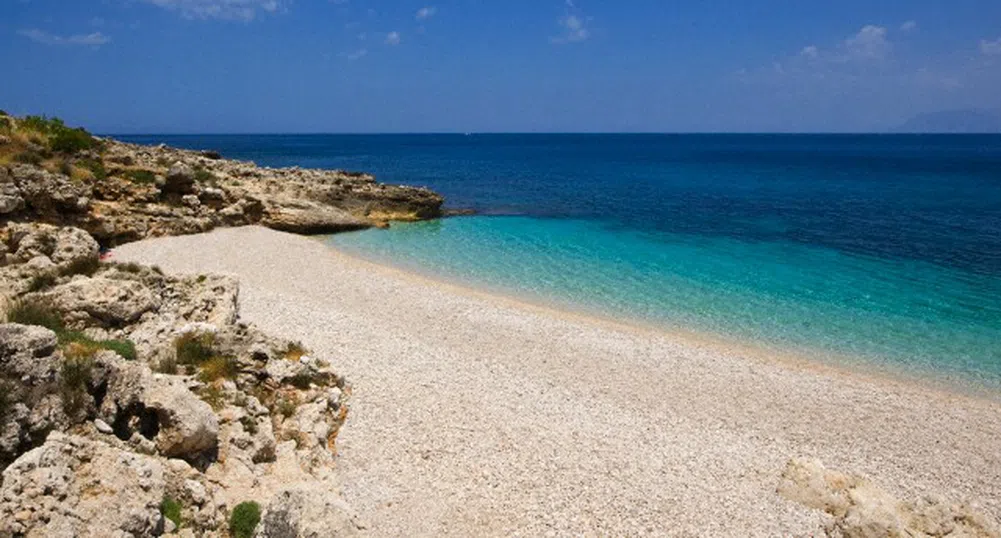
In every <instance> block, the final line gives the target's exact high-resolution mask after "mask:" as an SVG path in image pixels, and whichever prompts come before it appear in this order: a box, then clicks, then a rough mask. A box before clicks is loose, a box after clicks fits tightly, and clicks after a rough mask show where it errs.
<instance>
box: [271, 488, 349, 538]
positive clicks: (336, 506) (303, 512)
mask: <svg viewBox="0 0 1001 538" xmlns="http://www.w3.org/2000/svg"><path fill="white" fill-rule="evenodd" d="M360 528H361V525H360V524H359V522H358V520H357V517H356V516H355V514H354V513H353V512H352V510H351V508H350V507H349V506H348V505H347V503H345V502H344V500H343V499H341V498H340V497H339V496H337V495H336V494H335V493H332V492H330V491H328V490H324V489H322V488H312V487H309V486H305V485H304V486H297V487H294V488H290V489H286V490H283V491H280V492H279V493H277V494H276V495H275V496H274V498H272V499H271V501H270V502H269V503H268V505H267V506H266V507H265V509H264V513H263V514H262V516H261V523H260V525H259V526H258V528H257V533H256V536H257V538H292V537H298V538H323V537H334V536H355V535H357V534H358V530H359V529H360Z"/></svg>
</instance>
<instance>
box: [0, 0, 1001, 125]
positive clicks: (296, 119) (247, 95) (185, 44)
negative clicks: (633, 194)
mask: <svg viewBox="0 0 1001 538" xmlns="http://www.w3.org/2000/svg"><path fill="white" fill-rule="evenodd" d="M0 36H2V37H0V66H2V67H0V79H2V80H0V108H3V109H5V110H7V111H9V112H11V113H16V114H23V113H48V114H53V115H58V116H61V117H63V118H65V119H66V120H67V121H69V122H72V123H78V124H83V125H86V126H87V127H89V128H90V129H91V130H94V131H97V132H112V133H134V132H171V133H185V132H428V131H436V132H438V131H447V132H463V131H472V132H485V131H515V132H530V131H550V132H551V131H557V132H567V131H606V132H607V131H670V132H677V131H870V130H877V131H878V130H884V129H886V128H890V127H893V126H895V125H897V124H900V123H902V122H903V121H904V120H905V119H907V118H908V117H910V116H912V115H915V114H919V113H923V112H931V111H938V110H949V109H966V108H981V109H991V110H998V109H1001V2H999V1H998V0H951V1H944V0H907V1H904V0H879V1H874V0H843V1H840V2H829V1H825V2H818V1H807V0H799V1H796V0H783V1H780V0H758V1H754V2H750V1H748V2H736V1H728V2H722V1H713V0H704V1H695V0H675V1H668V0H620V1H615V2H612V1H608V0H605V1H599V0H572V1H571V0H506V1H503V2H502V1H489V0H414V1H405V0H73V1H72V2H70V1H67V0H0Z"/></svg>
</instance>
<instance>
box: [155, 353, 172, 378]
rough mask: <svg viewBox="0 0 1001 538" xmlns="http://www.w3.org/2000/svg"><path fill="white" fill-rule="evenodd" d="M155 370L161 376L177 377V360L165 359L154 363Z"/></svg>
mask: <svg viewBox="0 0 1001 538" xmlns="http://www.w3.org/2000/svg"><path fill="white" fill-rule="evenodd" d="M155 370H156V371H157V372H160V373H161V374H170V375H177V359H175V358H174V357H165V358H162V359H160V361H159V362H157V363H156V368H155Z"/></svg>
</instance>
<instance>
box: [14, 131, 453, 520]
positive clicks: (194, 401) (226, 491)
mask: <svg viewBox="0 0 1001 538" xmlns="http://www.w3.org/2000/svg"><path fill="white" fill-rule="evenodd" d="M441 204H442V198H441V197H440V196H439V195H437V194H436V193H434V192H431V191H429V190H427V189H420V188H412V187H401V186H392V185H384V184H380V183H377V182H375V180H374V179H373V178H372V177H371V176H368V175H365V174H357V173H348V172H340V171H320V170H301V169H296V168H292V169H268V168H260V167H257V166H255V165H254V164H252V163H245V162H235V161H230V160H224V159H221V158H220V156H219V155H218V154H215V153H212V152H194V151H182V150H177V149H172V148H168V147H165V146H158V147H143V146H137V145H130V144H124V143H120V142H117V141H114V140H110V139H97V138H93V137H91V136H90V135H89V134H87V133H86V132H85V131H83V130H80V129H70V128H68V127H66V126H64V125H62V123H61V122H58V121H54V120H49V119H46V118H31V117H29V118H22V119H18V118H13V117H9V116H0V218H2V219H3V220H4V225H3V227H2V228H0V303H2V310H3V311H4V313H5V320H6V323H4V324H0V470H2V471H3V478H2V483H0V536H102V537H103V536H152V535H159V534H170V533H178V534H180V535H182V536H184V535H188V536H191V535H209V536H222V535H227V533H231V534H232V535H234V536H249V535H250V533H251V532H254V531H255V527H256V535H257V536H321V535H323V536H326V535H331V534H336V535H342V534H350V533H352V532H354V531H355V530H356V529H357V527H358V523H357V521H355V519H354V517H353V515H352V512H351V510H350V508H349V507H347V506H346V505H345V503H344V502H343V501H342V499H341V498H340V496H339V494H338V489H339V488H338V485H337V482H336V480H335V476H334V465H333V459H334V456H335V454H336V441H337V434H338V431H339V429H340V428H341V426H342V424H343V423H344V421H345V418H346V416H347V413H348V405H347V401H348V397H349V395H350V393H351V389H350V384H348V383H347V382H346V381H345V379H344V377H343V376H342V375H341V373H340V372H338V371H337V364H336V357H320V356H314V355H313V354H312V353H311V352H310V351H309V350H308V349H305V348H304V347H303V346H302V345H301V344H299V343H298V342H293V341H289V340H286V339H282V338H280V337H276V336H272V335H267V334H263V333H262V332H261V331H259V330H257V329H255V328H254V327H253V326H249V325H247V324H245V323H243V322H241V320H240V316H239V311H238V302H237V298H238V293H239V283H238V282H237V281H236V280H235V279H233V278H231V277H227V276H219V275H196V276H183V277H182V276H170V275H165V274H163V272H162V271H161V270H159V269H158V268H157V267H146V266H141V265H138V264H121V263H114V262H111V261H102V260H101V254H100V253H101V249H102V247H110V246H114V245H118V244H121V243H124V242H128V241H134V240H137V239H142V238H146V237H152V236H160V235H177V234H187V233H195V232H203V231H206V230H210V229H212V228H215V227H219V226H239V225H245V224H260V225H263V226H268V227H272V228H275V229H278V230H286V231H291V232H298V233H329V232H335V231H341V230H352V229H359V228H365V227H369V226H385V225H388V224H387V223H388V222H389V221H391V220H397V219H402V220H414V219H425V218H434V217H437V216H438V215H439V214H440V211H441ZM241 503H243V504H242V505H241ZM258 520H259V524H258ZM248 529H249V530H248Z"/></svg>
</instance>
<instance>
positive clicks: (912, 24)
mask: <svg viewBox="0 0 1001 538" xmlns="http://www.w3.org/2000/svg"><path fill="white" fill-rule="evenodd" d="M917 29H918V21H907V22H905V23H904V24H901V25H900V31H901V32H913V31H914V30H917Z"/></svg>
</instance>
